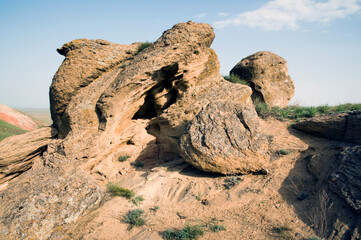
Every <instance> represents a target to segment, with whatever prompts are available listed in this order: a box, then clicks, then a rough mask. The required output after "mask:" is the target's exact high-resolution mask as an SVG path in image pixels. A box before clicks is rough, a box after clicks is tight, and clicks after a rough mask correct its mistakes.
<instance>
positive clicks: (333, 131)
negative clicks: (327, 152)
mask: <svg viewBox="0 0 361 240" xmlns="http://www.w3.org/2000/svg"><path fill="white" fill-rule="evenodd" d="M292 127H293V128H295V129H297V130H300V131H303V132H306V133H309V134H312V135H314V136H317V137H322V138H328V139H332V140H339V141H345V142H351V143H356V144H361V111H356V112H349V113H338V114H331V115H324V116H317V117H313V118H310V119H306V120H303V121H301V122H297V123H295V124H294V125H292Z"/></svg>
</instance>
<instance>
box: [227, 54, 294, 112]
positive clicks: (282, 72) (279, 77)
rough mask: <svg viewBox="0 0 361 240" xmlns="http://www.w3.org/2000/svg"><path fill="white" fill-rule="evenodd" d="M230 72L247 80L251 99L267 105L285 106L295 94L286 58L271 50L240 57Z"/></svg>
mask: <svg viewBox="0 0 361 240" xmlns="http://www.w3.org/2000/svg"><path fill="white" fill-rule="evenodd" d="M230 74H234V75H236V76H238V77H240V78H241V79H244V80H246V81H247V82H249V83H250V85H251V87H252V90H253V94H252V99H253V101H254V102H264V103H266V104H267V105H268V106H269V107H274V106H279V107H286V106H287V105H288V102H289V101H290V100H291V98H292V97H293V96H294V94H295V87H294V84H293V80H292V79H291V77H290V76H289V74H288V69H287V62H286V60H285V59H283V58H281V57H280V56H278V55H276V54H274V53H272V52H266V51H263V52H257V53H255V54H252V55H250V56H248V57H246V58H244V59H242V61H240V62H239V63H237V64H236V66H234V67H233V69H232V70H231V72H230Z"/></svg>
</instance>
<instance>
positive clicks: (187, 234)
mask: <svg viewBox="0 0 361 240" xmlns="http://www.w3.org/2000/svg"><path fill="white" fill-rule="evenodd" d="M203 234H204V230H203V228H202V227H201V226H200V225H193V226H192V225H186V226H185V227H184V228H183V229H181V230H177V229H167V230H166V231H164V232H163V239H174V240H191V239H197V238H198V237H200V236H202V235H203Z"/></svg>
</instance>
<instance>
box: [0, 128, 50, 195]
mask: <svg viewBox="0 0 361 240" xmlns="http://www.w3.org/2000/svg"><path fill="white" fill-rule="evenodd" d="M56 134H57V131H56V129H54V128H51V127H44V128H39V129H37V130H34V131H31V132H28V133H25V134H22V135H17V136H12V137H8V138H6V139H4V140H3V141H1V142H0V189H1V185H3V184H4V183H6V182H8V181H10V180H11V179H13V178H16V177H17V176H19V175H20V174H21V173H23V172H25V171H27V170H28V169H30V168H31V166H32V164H33V162H34V159H37V158H39V157H40V155H41V154H42V153H43V152H44V151H46V148H47V145H48V144H49V143H50V141H51V139H52V138H53V137H55V136H56Z"/></svg>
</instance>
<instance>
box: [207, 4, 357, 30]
mask: <svg viewBox="0 0 361 240" xmlns="http://www.w3.org/2000/svg"><path fill="white" fill-rule="evenodd" d="M360 2H361V1H360V0H327V1H316V0H274V1H270V2H268V3H266V4H265V5H264V6H263V7H261V8H259V9H257V10H254V11H249V12H245V13H242V14H239V15H238V16H237V17H235V18H230V19H227V20H223V21H217V22H214V26H215V27H218V28H222V27H227V26H247V27H251V28H262V29H266V30H281V29H285V28H286V29H298V28H299V27H300V26H299V24H300V23H302V22H311V23H312V22H322V23H327V22H330V21H333V20H335V19H342V18H345V17H347V16H349V15H352V14H356V13H360V11H361V4H360Z"/></svg>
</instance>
